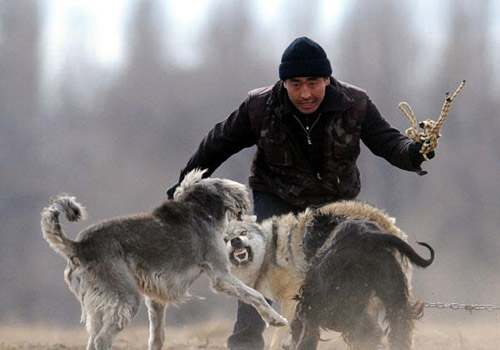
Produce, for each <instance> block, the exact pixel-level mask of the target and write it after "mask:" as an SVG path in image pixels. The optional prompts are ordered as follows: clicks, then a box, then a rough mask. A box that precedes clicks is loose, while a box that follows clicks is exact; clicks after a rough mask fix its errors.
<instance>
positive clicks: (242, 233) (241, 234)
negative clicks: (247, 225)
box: [240, 231, 248, 236]
mask: <svg viewBox="0 0 500 350" xmlns="http://www.w3.org/2000/svg"><path fill="white" fill-rule="evenodd" d="M247 233H248V232H247V231H241V232H240V236H246V235H247Z"/></svg>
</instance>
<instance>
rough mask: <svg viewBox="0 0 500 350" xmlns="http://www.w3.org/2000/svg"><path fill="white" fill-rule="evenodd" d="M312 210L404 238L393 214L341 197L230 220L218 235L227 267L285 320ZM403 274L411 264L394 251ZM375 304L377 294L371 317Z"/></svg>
mask: <svg viewBox="0 0 500 350" xmlns="http://www.w3.org/2000/svg"><path fill="white" fill-rule="evenodd" d="M316 215H330V216H332V217H338V218H340V219H341V220H345V219H357V220H367V221H371V222H375V223H376V224H378V225H379V226H380V227H381V229H382V230H383V231H384V232H385V233H387V234H391V235H394V236H397V237H399V238H401V239H403V240H405V241H406V239H407V236H406V234H405V233H404V232H403V231H401V230H400V229H399V228H398V227H397V226H396V224H395V219H394V218H391V217H389V216H388V215H387V214H386V213H385V212H383V211H382V210H380V209H378V208H376V207H374V206H372V205H369V204H367V203H364V202H360V201H341V202H335V203H331V204H327V205H325V206H322V207H320V208H317V209H307V210H306V211H304V212H302V213H300V214H298V215H293V214H288V215H283V216H280V217H273V218H270V219H267V220H264V221H263V222H262V223H261V224H259V223H257V222H255V217H249V216H247V217H244V220H243V221H231V222H230V224H229V226H228V228H227V229H226V232H225V234H224V241H225V242H226V248H227V251H228V255H229V260H230V261H231V263H232V266H231V272H232V273H233V274H234V275H235V276H236V277H238V278H239V279H240V280H241V281H243V282H244V283H245V284H247V285H248V286H250V287H252V288H255V289H256V290H258V291H259V292H261V293H262V294H263V295H264V296H265V297H266V298H268V299H270V300H273V301H275V302H278V303H279V304H280V306H281V313H282V315H283V316H284V317H286V318H287V319H288V320H290V321H291V320H292V319H293V318H294V316H295V311H296V306H297V301H296V300H295V297H296V296H297V295H298V294H299V290H300V287H301V285H302V282H303V280H304V277H305V275H304V274H305V271H306V267H307V264H306V259H305V255H304V250H303V249H302V244H303V240H304V234H305V232H306V230H307V227H308V225H310V224H311V222H312V220H313V219H314V217H315V216H316ZM394 254H395V255H396V258H397V259H398V261H399V262H400V264H401V266H402V268H403V271H404V273H405V275H406V279H407V281H408V285H410V284H409V282H410V281H411V275H412V266H411V264H410V263H409V261H408V259H407V258H406V257H401V255H400V254H399V253H397V252H395V253H394ZM379 308H380V303H379V300H378V299H377V298H373V300H372V301H371V303H370V309H371V311H370V312H371V313H372V314H373V317H374V318H375V317H376V313H377V312H378V310H379ZM289 333H290V328H289V327H281V328H278V329H276V330H275V333H274V336H273V339H272V341H271V345H270V349H271V350H278V349H281V348H282V343H283V345H284V344H285V343H286V342H288V341H285V342H284V339H285V337H286V336H287V335H288V334H289Z"/></svg>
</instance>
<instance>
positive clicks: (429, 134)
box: [398, 80, 465, 160]
mask: <svg viewBox="0 0 500 350" xmlns="http://www.w3.org/2000/svg"><path fill="white" fill-rule="evenodd" d="M464 86H465V80H463V81H462V83H461V84H460V86H459V87H458V88H457V90H456V91H455V92H454V93H453V95H452V96H450V93H449V92H447V93H446V96H445V100H444V104H443V108H442V109H441V114H440V115H439V119H438V121H437V122H436V121H434V120H430V119H428V120H424V121H422V122H420V123H417V118H416V117H415V114H414V113H413V110H412V109H411V107H410V105H409V104H408V103H406V102H401V103H400V104H399V105H398V107H399V109H400V110H401V111H402V112H403V114H404V116H405V117H406V118H408V120H409V121H410V123H411V127H410V128H408V129H406V135H408V137H409V138H411V139H412V140H413V141H415V142H418V143H422V147H421V148H420V153H422V155H423V156H424V159H425V160H429V158H428V157H427V154H429V153H430V152H432V151H433V150H435V149H436V147H437V145H438V138H439V136H441V134H440V129H441V126H442V125H443V123H444V121H445V119H446V117H447V116H448V112H449V111H450V108H451V103H452V102H453V100H454V99H455V97H456V96H457V95H458V93H459V92H460V91H461V90H462V89H463V87H464ZM419 129H422V131H421V132H419Z"/></svg>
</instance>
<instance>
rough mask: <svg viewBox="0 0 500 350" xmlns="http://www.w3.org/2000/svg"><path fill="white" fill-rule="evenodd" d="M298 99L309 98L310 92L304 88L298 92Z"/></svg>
mask: <svg viewBox="0 0 500 350" xmlns="http://www.w3.org/2000/svg"><path fill="white" fill-rule="evenodd" d="M300 97H302V98H309V97H311V90H310V89H309V88H308V87H306V86H304V87H303V88H302V89H301V90H300Z"/></svg>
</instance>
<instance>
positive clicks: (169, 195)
mask: <svg viewBox="0 0 500 350" xmlns="http://www.w3.org/2000/svg"><path fill="white" fill-rule="evenodd" d="M177 187H179V183H175V184H173V185H172V186H170V187H169V189H168V190H167V198H168V199H174V192H175V189H176V188H177Z"/></svg>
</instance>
